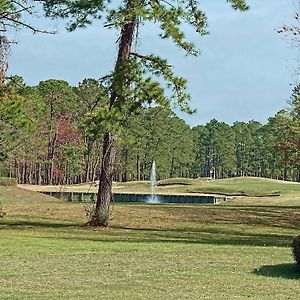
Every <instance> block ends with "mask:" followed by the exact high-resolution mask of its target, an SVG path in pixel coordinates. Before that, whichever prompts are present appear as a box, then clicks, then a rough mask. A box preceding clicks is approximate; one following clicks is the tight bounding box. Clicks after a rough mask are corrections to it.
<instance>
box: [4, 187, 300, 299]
mask: <svg viewBox="0 0 300 300" xmlns="http://www.w3.org/2000/svg"><path fill="white" fill-rule="evenodd" d="M286 195H287V197H286V198H285V200H284V201H285V202H282V203H281V205H278V202H277V201H278V200H277V199H278V198H281V197H282V196H280V197H273V198H272V197H269V198H268V201H267V205H265V199H264V198H258V199H254V200H253V199H252V198H249V199H248V200H246V201H244V200H243V199H242V200H236V201H237V202H234V201H233V202H232V203H230V204H225V205H145V204H130V205H129V204H128V205H127V204H119V205H114V207H113V212H112V219H111V226H110V227H109V228H107V229H95V228H91V227H86V226H85V225H84V223H85V211H84V206H83V204H79V203H70V202H64V201H61V200H57V199H54V198H51V197H48V196H46V195H41V194H38V193H35V192H32V191H26V190H22V189H20V188H17V187H1V186H0V201H1V203H2V206H3V209H4V211H5V213H6V215H5V216H4V217H3V218H0V299H226V298H227V299H298V298H299V294H300V272H299V271H298V270H297V269H296V267H295V265H294V264H293V260H292V256H291V251H290V243H291V239H292V237H293V236H294V235H296V234H298V233H299V231H300V230H299V229H300V210H299V208H300V206H296V205H295V202H293V205H290V206H288V205H286V204H287V203H288V201H289V197H292V196H293V195H294V196H295V197H296V196H297V190H295V192H292V191H291V190H289V191H288V192H286ZM251 199H252V200H253V201H255V205H254V204H253V203H250V202H251ZM272 199H273V202H274V205H272ZM259 201H260V202H259ZM290 201H293V199H292V198H291V200H290Z"/></svg>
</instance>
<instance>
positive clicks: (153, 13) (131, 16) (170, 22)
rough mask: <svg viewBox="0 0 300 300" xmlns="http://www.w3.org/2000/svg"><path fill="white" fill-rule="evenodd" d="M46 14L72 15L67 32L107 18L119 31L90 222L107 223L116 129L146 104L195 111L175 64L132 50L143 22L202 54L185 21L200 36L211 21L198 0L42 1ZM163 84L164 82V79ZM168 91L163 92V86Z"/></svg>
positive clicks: (238, 4) (240, 0)
mask: <svg viewBox="0 0 300 300" xmlns="http://www.w3.org/2000/svg"><path fill="white" fill-rule="evenodd" d="M42 2H43V3H44V8H45V11H46V15H48V16H51V17H61V18H68V19H70V18H71V20H70V22H69V24H68V29H69V30H75V29H76V28H77V27H84V26H86V25H88V24H90V23H91V22H92V20H93V19H100V18H101V17H102V16H104V15H105V16H106V23H105V26H106V27H110V28H116V29H117V30H119V32H120V36H119V46H118V55H117V60H116V64H115V67H114V70H113V72H112V73H111V74H110V75H108V76H106V77H105V83H106V85H107V86H108V99H107V106H106V108H103V111H102V113H101V116H102V117H103V119H104V120H103V121H108V126H107V130H106V133H105V135H104V141H103V154H102V164H101V171H100V184H99V192H98V197H97V202H96V206H95V213H94V215H93V219H92V220H91V222H90V223H91V224H92V225H97V226H107V225H108V219H109V211H110V210H109V206H110V201H111V198H112V178H113V170H114V163H115V155H116V138H117V132H118V129H119V128H120V127H121V124H122V123H123V122H124V119H126V118H127V117H128V116H130V113H131V112H133V111H134V110H135V109H137V108H139V107H141V106H143V105H144V103H156V105H161V106H163V107H171V106H172V105H173V104H174V103H175V105H176V106H177V107H179V108H180V109H182V110H183V111H187V112H191V110H190V108H189V106H188V101H189V95H188V94H187V92H186V81H185V80H184V79H183V78H181V77H177V76H176V75H175V74H174V73H173V69H172V66H170V65H169V64H168V62H167V61H166V60H164V59H162V58H160V57H159V56H156V55H153V54H150V55H144V54H141V53H136V52H134V51H133V49H132V45H133V43H134V40H135V38H136V37H137V36H138V28H139V27H140V26H141V25H143V24H144V23H145V22H153V23H156V24H158V26H159V27H160V29H161V34H160V37H161V38H162V39H171V40H172V41H173V42H174V43H175V45H177V46H178V47H179V48H181V49H183V50H184V51H186V52H187V54H191V55H198V51H197V49H196V47H195V45H194V44H193V43H191V42H188V41H187V40H186V37H185V34H184V31H183V25H184V24H188V25H190V26H192V27H193V28H194V29H195V30H196V32H198V33H199V34H206V33H207V31H206V26H207V20H206V15H205V13H204V12H203V11H202V10H201V9H200V5H199V2H198V1H197V0H183V1H175V0H171V1H161V0H149V1H143V0H124V1H123V4H122V5H121V6H117V7H116V6H114V5H113V4H110V3H109V1H104V0H92V1H86V0H78V1H71V0H63V1H60V0H43V1H42ZM227 2H229V3H230V4H231V5H232V7H233V8H234V9H239V10H246V9H248V6H247V4H246V2H245V0H228V1H227ZM159 78H161V79H163V80H164V81H165V84H162V83H161V82H162V80H161V79H159ZM166 89H167V90H169V91H170V92H165V90H166Z"/></svg>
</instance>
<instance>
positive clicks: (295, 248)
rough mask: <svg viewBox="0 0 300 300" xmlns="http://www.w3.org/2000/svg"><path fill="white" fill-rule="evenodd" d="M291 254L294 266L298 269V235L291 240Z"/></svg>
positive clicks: (299, 251) (299, 247) (299, 250)
mask: <svg viewBox="0 0 300 300" xmlns="http://www.w3.org/2000/svg"><path fill="white" fill-rule="evenodd" d="M292 253H293V256H294V259H295V262H296V264H297V265H298V266H299V267H300V235H297V236H295V237H294V239H293V243H292Z"/></svg>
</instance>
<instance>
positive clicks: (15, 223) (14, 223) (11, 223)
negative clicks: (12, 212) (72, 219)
mask: <svg viewBox="0 0 300 300" xmlns="http://www.w3.org/2000/svg"><path fill="white" fill-rule="evenodd" d="M0 226H1V227H2V226H5V227H9V228H20V227H24V228H26V227H27V228H33V227H37V228H38V227H40V228H67V227H86V226H85V225H84V224H82V225H81V224H77V223H69V222H66V223H64V222H53V221H52V222H49V220H37V221H32V220H30V221H29V220H5V219H2V220H1V219H0Z"/></svg>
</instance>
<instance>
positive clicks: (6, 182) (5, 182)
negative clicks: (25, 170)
mask: <svg viewBox="0 0 300 300" xmlns="http://www.w3.org/2000/svg"><path fill="white" fill-rule="evenodd" d="M16 184H17V180H16V179H14V178H7V177H0V186H1V185H2V186H13V185H16Z"/></svg>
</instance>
